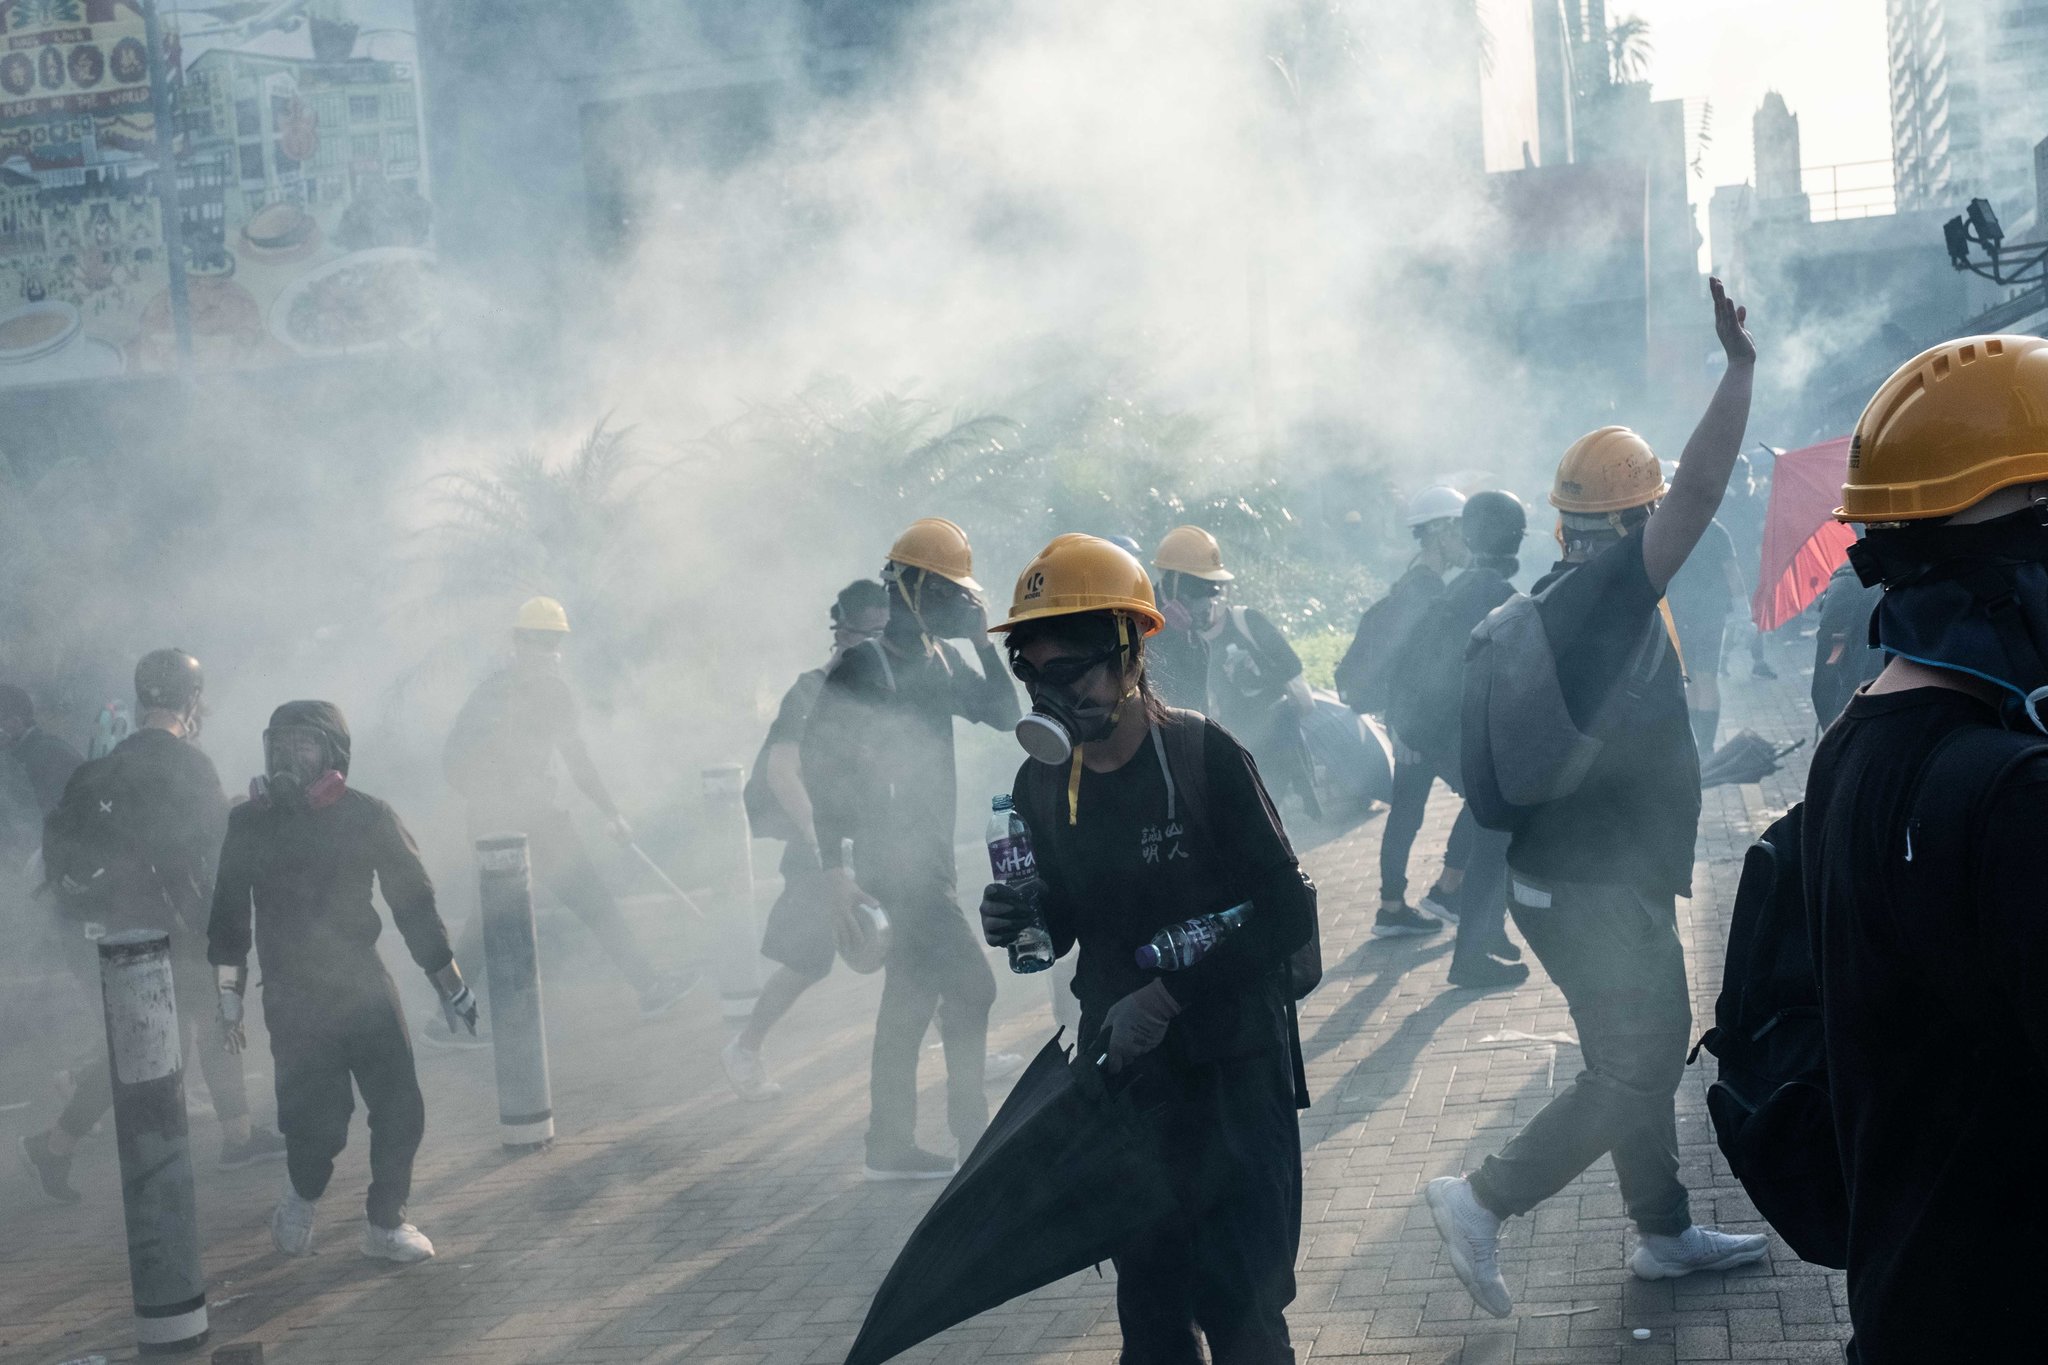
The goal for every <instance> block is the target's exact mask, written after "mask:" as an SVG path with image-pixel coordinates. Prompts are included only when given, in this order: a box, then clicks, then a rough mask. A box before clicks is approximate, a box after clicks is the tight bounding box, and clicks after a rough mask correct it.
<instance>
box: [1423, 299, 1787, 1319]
mask: <svg viewBox="0 0 2048 1365" xmlns="http://www.w3.org/2000/svg"><path fill="white" fill-rule="evenodd" d="M1711 293H1712V296H1713V306H1714V323H1715V329H1716V331H1717V333H1718V334H1719V337H1720V340H1721V345H1722V348H1723V350H1724V351H1725V352H1726V354H1727V357H1728V368H1727V371H1726V372H1725V373H1724V374H1723V375H1722V377H1721V382H1720V385H1719V387H1718V388H1716V390H1715V391H1714V396H1713V398H1712V399H1711V401H1709V403H1708V405H1707V410H1706V413H1705V415H1704V416H1702V417H1701V418H1700V422H1699V426H1698V428H1697V429H1695V430H1694V432H1693V434H1692V439H1691V440H1689V441H1688V442H1686V447H1685V454H1684V457H1683V459H1681V460H1680V462H1679V465H1678V472H1677V474H1676V475H1675V476H1674V478H1673V480H1672V482H1671V485H1670V487H1669V488H1668V489H1667V488H1666V487H1665V483H1664V478H1663V474H1662V472H1661V471H1660V469H1659V468H1658V465H1657V459H1656V456H1655V455H1653V454H1652V453H1651V452H1650V448H1649V446H1648V445H1647V444H1645V443H1644V441H1643V439H1642V438H1641V437H1640V436H1637V435H1636V434H1635V433H1634V432H1632V431H1630V430H1628V429H1627V428H1626V427H1603V428H1601V429H1600V430H1598V431H1595V432H1593V433H1591V434H1590V435H1588V436H1586V437H1584V438H1583V439H1581V440H1580V441H1578V442H1577V443H1576V444H1574V445H1573V446H1572V447H1571V449H1569V450H1567V451H1566V452H1565V454H1564V458H1563V459H1562V460H1561V461H1560V462H1559V464H1558V468H1557V479H1556V483H1555V485H1554V487H1553V489H1552V492H1551V497H1550V500H1551V502H1552V504H1553V505H1555V506H1556V507H1557V508H1558V510H1559V513H1560V514H1561V522H1560V528H1559V531H1560V540H1561V542H1562V544H1563V547H1564V560H1563V561H1562V562H1561V563H1559V564H1558V565H1557V567H1556V568H1554V569H1552V570H1551V571H1550V573H1549V574H1547V575H1545V576H1544V578H1543V579H1542V580H1541V581H1540V582H1539V583H1538V584H1537V585H1536V590H1535V592H1534V594H1533V596H1534V599H1535V608H1536V611H1537V614H1538V616H1539V618H1540V621H1541V624H1542V628H1543V632H1544V634H1545V636H1546V637H1547V638H1548V641H1549V645H1550V649H1551V652H1552V655H1553V657H1554V659H1555V663H1556V669H1557V682H1558V685H1559V688H1560V690H1561V691H1562V693H1563V698H1564V703H1565V705H1566V707H1567V709H1568V710H1569V711H1570V713H1571V718H1572V722H1573V724H1574V725H1575V726H1576V727H1577V728H1578V730H1579V732H1580V733H1581V734H1591V735H1594V736H1596V737H1601V736H1606V737H1612V738H1613V740H1614V742H1610V743H1607V744H1605V745H1604V746H1603V747H1602V748H1601V749H1600V751H1599V753H1598V755H1597V756H1596V757H1595V758H1594V759H1593V761H1592V764H1591V766H1590V768H1589V770H1588V771H1587V772H1586V773H1585V776H1584V778H1583V780H1582V781H1581V782H1580V784H1579V785H1578V787H1577V788H1576V789H1575V790H1574V791H1572V792H1571V793H1570V794H1569V795H1568V796H1564V797H1562V798H1560V799H1558V800H1555V801H1551V802H1548V803H1546V804H1543V805H1539V806H1535V807H1532V808H1530V809H1529V811H1528V813H1527V815H1526V817H1524V818H1523V819H1522V820H1521V821H1520V822H1519V823H1518V825H1517V827H1516V828H1515V830H1514V832H1513V837H1512V839H1511V841H1510V843H1509V845H1508V897H1509V899H1508V906H1509V912H1510V913H1511V914H1512V915H1513V916H1514V919H1515V927H1516V928H1518V929H1520V930H1521V933H1522V939H1523V941H1524V942H1526V943H1527V944H1528V945H1529V947H1530V949H1531V950H1532V951H1533V952H1534V953H1535V954H1536V960H1537V961H1538V962H1541V963H1542V964H1543V969H1544V970H1545V971H1547V972H1548V973H1549V974H1550V979H1551V980H1552V981H1554V982H1555V983H1556V984H1557V987H1558V989H1559V990H1560V991H1562V992H1563V993H1564V998H1565V1003H1566V1005H1568V1006H1569V1007H1570V1009H1571V1014H1572V1021H1573V1023H1574V1024H1575V1025H1576V1026H1577V1030H1578V1035H1579V1047H1580V1051H1581V1052H1582V1053H1583V1054H1584V1057H1585V1069H1584V1070H1583V1071H1581V1072H1580V1073H1579V1076H1578V1077H1577V1079H1575V1080H1574V1081H1573V1082H1572V1083H1571V1084H1570V1085H1569V1086H1567V1087H1566V1088H1565V1089H1564V1090H1563V1091H1562V1092H1561V1093H1559V1094H1558V1095H1557V1096H1556V1098H1554V1099H1552V1100H1551V1101H1550V1103H1549V1104H1547V1105H1546V1106H1544V1108H1543V1110H1542V1111H1541V1112H1540V1113H1538V1114H1537V1115H1536V1116H1535V1117H1534V1118H1533V1119H1531V1120H1530V1121H1529V1123H1528V1124H1527V1126H1525V1127H1524V1128H1523V1129H1522V1131H1521V1132H1519V1133H1517V1134H1516V1135H1515V1136H1514V1137H1513V1138H1512V1139H1510V1140H1509V1142H1508V1144H1507V1146H1505V1147H1504V1148H1502V1149H1501V1150H1500V1151H1499V1152H1498V1153H1496V1154H1494V1155H1493V1156H1490V1157H1488V1158H1487V1159H1486V1161H1485V1162H1484V1163H1483V1164H1482V1165H1481V1166H1480V1168H1479V1169H1478V1170H1477V1171H1475V1172H1473V1173H1472V1174H1471V1176H1470V1177H1469V1178H1467V1177H1464V1176H1446V1177H1443V1178H1441V1179H1437V1180H1432V1181H1430V1182H1429V1185H1428V1187H1427V1189H1426V1191H1425V1194H1426V1199H1427V1203H1428V1205H1429V1210H1430V1214H1431V1216H1432V1218H1433V1219H1434V1221H1435V1223H1436V1228H1437V1232H1438V1233H1439V1234H1440V1235H1441V1236H1442V1237H1443V1239H1444V1243H1445V1246H1446V1248H1447V1250H1448V1252H1449V1256H1450V1261H1451V1266H1452V1268H1453V1269H1454V1270H1455V1271H1456V1272H1457V1275H1458V1278H1459V1279H1460V1280H1461V1281H1462V1282H1463V1283H1464V1285H1465V1288H1466V1289H1467V1290H1468V1291H1470V1293H1471V1295H1472V1298H1473V1299H1474V1301H1475V1302H1477V1303H1478V1304H1479V1306H1480V1307H1481V1308H1484V1309H1485V1310H1486V1311H1487V1312H1489V1313H1492V1314H1493V1315H1494V1316H1496V1317H1506V1316H1507V1315H1508V1314H1509V1313H1510V1312H1512V1311H1513V1299H1512V1297H1511V1296H1510V1295H1509V1293H1508V1288H1507V1284H1506V1282H1505V1281H1504V1280H1503V1279H1502V1278H1501V1273H1500V1264H1499V1239H1500V1229H1501V1224H1502V1221H1503V1220H1505V1219H1508V1218H1512V1217H1514V1216H1515V1215H1517V1214H1523V1213H1527V1212H1529V1211H1530V1210H1531V1209H1533V1208H1535V1207H1536V1206H1537V1205H1538V1204H1540V1203H1542V1202H1543V1201H1544V1200H1545V1199H1548V1198H1549V1197H1550V1196H1551V1195H1553V1194H1555V1193H1557V1192H1558V1191H1559V1190H1561V1189H1563V1188H1564V1187H1565V1186H1566V1185H1567V1184H1569V1183H1570V1182H1571V1181H1572V1180H1574V1179H1576V1178H1577V1177H1578V1175H1579V1173H1580V1172H1582V1171H1584V1170H1585V1169H1586V1168H1587V1167H1588V1166H1590V1165H1592V1164H1593V1162H1595V1161H1597V1160H1598V1159H1599V1158H1600V1156H1601V1155H1602V1154H1603V1153H1611V1154H1612V1155H1613V1157H1614V1168H1615V1174H1616V1176H1617V1177H1618V1178H1619V1180H1620V1184H1621V1197H1622V1202H1623V1204H1624V1205H1625V1207H1626V1209H1627V1211H1628V1216H1629V1218H1630V1219H1631V1220H1632V1221H1633V1222H1634V1223H1635V1225H1636V1227H1637V1229H1638V1231H1639V1233H1640V1237H1639V1239H1638V1242H1637V1245H1636V1247H1635V1250H1634V1251H1633V1252H1632V1253H1631V1254H1630V1256H1629V1261H1628V1264H1629V1269H1630V1270H1632V1271H1633V1272H1634V1273H1635V1274H1636V1275H1637V1276H1638V1277H1639V1278H1641V1279H1667V1278H1671V1277H1675V1276H1679V1275H1688V1274H1692V1273H1693V1272H1695V1271H1701V1270H1720V1269H1725V1268H1728V1267H1730V1266H1737V1265H1743V1264H1746V1263H1748V1262H1750V1261H1754V1260H1757V1259H1759V1258H1761V1257H1762V1256H1763V1255H1764V1254H1765V1252H1766V1251H1767V1250H1768V1244H1767V1243H1766V1241H1765V1239H1764V1238H1762V1237H1732V1236H1729V1235H1727V1234H1724V1233H1720V1232H1715V1231H1711V1230H1709V1229H1707V1228H1702V1227H1698V1226H1696V1225H1695V1224H1694V1223H1693V1221H1692V1212H1691V1208H1690V1205H1689V1200H1688V1197H1687V1194H1686V1189H1685V1186H1684V1184H1682V1183H1681V1182H1680V1180H1679V1178H1678V1119H1677V1114H1676V1111H1675V1104H1674V1097H1675V1096H1676V1094H1677V1091H1678V1083H1679V1080H1680V1079H1681V1078H1682V1077H1683V1076H1684V1074H1685V1055H1686V1047H1687V1044H1688V1043H1689V1042H1690V1033H1691V1028H1692V1010H1691V1002H1690V999H1689V997H1688V994H1687V986H1686V973H1685V953H1684V950H1683V948H1682V947H1681V945H1680V943H1679V938H1678V925H1677V906H1676V898H1677V897H1678V896H1682V895H1690V894H1691V893H1692V866H1693V851H1694V842H1695V839H1696V837H1697V835H1698V825H1699V812H1700V780H1699V752H1698V750H1697V749H1696V748H1695V747H1694V745H1693V740H1692V731H1691V727H1690V724H1689V723H1688V720H1687V715H1686V706H1685V689H1684V687H1683V685H1682V684H1681V683H1680V680H1679V665H1678V656H1677V652H1676V650H1675V649H1674V648H1673V646H1672V643H1671V639H1670V636H1671V634H1672V631H1671V629H1670V624H1669V620H1668V618H1666V617H1665V616H1664V614H1663V612H1662V611H1661V610H1660V602H1661V601H1662V599H1663V596H1664V590H1665V588H1666V587H1667V586H1668V585H1669V584H1670V582H1671V579H1672V577H1673V576H1674V575H1675V574H1676V573H1677V572H1678V569H1679V566H1680V565H1681V564H1683V563H1684V562H1685V559H1686V556H1687V555H1688V554H1690V553H1691V552H1692V549H1693V547H1694V546H1695V545H1697V544H1698V543H1699V540H1700V537H1701V536H1702V535H1704V534H1705V533H1706V529H1707V526H1708V524H1709V523H1711V522H1712V521H1713V518H1714V509H1715V506H1716V505H1717V504H1718V503H1719V502H1720V499H1721V491H1722V489H1723V488H1724V487H1725V486H1726V485H1727V482H1728V473H1729V470H1730V469H1731V468H1732V467H1733V465H1734V462H1735V453H1736V451H1737V450H1738V449H1739V448H1740V447H1741V444H1742V430H1743V427H1744V425H1745V424H1746V422H1747V421H1748V417H1749V401H1750V390H1751V385H1752V382H1753V379H1754V374H1755V367H1756V348H1755V345H1754V343H1752V342H1751V340H1750V337H1749V333H1748V332H1747V331H1745V330H1744V328H1743V319H1744V314H1743V310H1742V309H1740V308H1738V307H1737V306H1736V305H1735V304H1734V303H1733V302H1732V301H1731V300H1730V299H1729V298H1728V296H1727V294H1726V292H1725V291H1724V290H1723V289H1722V287H1721V282H1720V281H1719V280H1714V281H1712V282H1711ZM1623 736H1625V737H1626V742H1621V737H1623Z"/></svg>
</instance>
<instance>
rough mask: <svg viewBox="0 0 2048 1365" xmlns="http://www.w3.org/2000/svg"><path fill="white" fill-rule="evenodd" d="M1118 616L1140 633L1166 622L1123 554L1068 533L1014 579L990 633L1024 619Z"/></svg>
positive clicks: (1148, 583)
mask: <svg viewBox="0 0 2048 1365" xmlns="http://www.w3.org/2000/svg"><path fill="white" fill-rule="evenodd" d="M1090 611H1112V612H1123V613H1124V614H1126V615H1128V616H1132V617H1135V618H1136V619H1137V620H1138V621H1140V622H1142V623H1143V628H1142V630H1141V631H1140V634H1142V635H1151V634H1154V633H1156V632H1157V631H1158V630H1159V629H1160V628H1161V627H1163V626H1164V625H1165V624H1166V618H1165V617H1164V616H1161V615H1160V614H1159V605H1158V603H1157V602H1155V601H1154V600H1153V598H1152V580H1151V578H1150V577H1149V576H1148V575H1147V574H1146V573H1145V566H1144V565H1142V564H1140V563H1139V562H1138V561H1137V558H1136V556H1134V555H1132V554H1131V553H1130V552H1129V551H1127V550H1124V549H1122V548H1120V547H1118V546H1115V545H1112V544H1110V543H1109V542H1108V541H1106V540H1103V539H1101V538H1099V537H1096V536H1084V535H1080V534H1078V533H1069V534H1067V535H1063V536H1056V537H1054V538H1053V540H1052V542H1051V543H1050V544H1048V545H1047V546H1046V547H1045V548H1044V549H1043V550H1040V551H1039V552H1038V555H1037V557H1036V558H1035V559H1033V560H1032V561H1031V562H1030V563H1029V564H1027V565H1025V566H1024V572H1023V573H1021V574H1018V575H1017V589H1016V592H1015V593H1014V594H1013V595H1012V597H1011V599H1010V614H1009V616H1008V618H1007V619H1005V620H1003V621H1002V622H1001V623H999V624H997V625H993V626H990V627H989V631H990V633H991V634H993V633H995V632H998V631H1005V630H1010V629H1013V628H1015V627H1017V626H1021V625H1023V624H1024V623H1025V622H1026V621H1042V620H1045V619H1046V618H1048V617H1053V616H1079V615H1081V614H1082V613H1083V612H1090Z"/></svg>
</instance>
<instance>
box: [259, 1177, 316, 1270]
mask: <svg viewBox="0 0 2048 1365" xmlns="http://www.w3.org/2000/svg"><path fill="white" fill-rule="evenodd" d="M318 1207H319V1206H318V1205H317V1204H315V1203H314V1201H312V1200H310V1199H301V1198H299V1192H298V1191H297V1190H295V1189H293V1188H292V1187H291V1186H290V1185H289V1184H287V1185H286V1186H285V1188H284V1198H282V1199H280V1200H278V1201H277V1207H276V1208H274V1209H272V1210H271V1211H270V1241H271V1244H272V1245H273V1246H275V1247H276V1248H277V1249H278V1250H279V1251H282V1252H283V1253H284V1254H285V1255H287V1256H310V1255H312V1254H313V1213H314V1211H315V1210H316V1209H317V1208H318Z"/></svg>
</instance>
